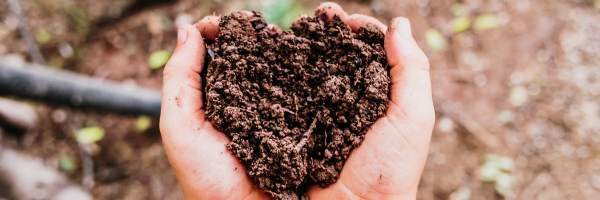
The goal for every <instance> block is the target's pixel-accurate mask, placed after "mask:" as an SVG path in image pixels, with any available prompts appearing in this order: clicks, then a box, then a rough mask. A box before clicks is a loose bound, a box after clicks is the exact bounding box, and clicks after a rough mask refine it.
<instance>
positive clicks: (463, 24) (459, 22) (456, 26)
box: [452, 17, 471, 33]
mask: <svg viewBox="0 0 600 200" xmlns="http://www.w3.org/2000/svg"><path fill="white" fill-rule="evenodd" d="M470 25H471V20H469V18H467V17H458V18H456V19H454V20H453V21H452V31H454V32H455V33H458V32H461V31H464V30H467V29H468V28H469V26H470Z"/></svg>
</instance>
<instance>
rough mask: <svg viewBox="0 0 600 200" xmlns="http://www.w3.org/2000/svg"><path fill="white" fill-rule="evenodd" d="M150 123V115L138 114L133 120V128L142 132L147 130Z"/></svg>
mask: <svg viewBox="0 0 600 200" xmlns="http://www.w3.org/2000/svg"><path fill="white" fill-rule="evenodd" d="M151 124H152V119H151V118H150V117H148V116H145V115H142V116H139V117H138V118H137V120H135V130H137V131H138V132H140V133H141V132H144V131H146V130H148V128H150V125H151Z"/></svg>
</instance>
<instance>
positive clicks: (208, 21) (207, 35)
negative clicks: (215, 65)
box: [196, 15, 221, 42]
mask: <svg viewBox="0 0 600 200" xmlns="http://www.w3.org/2000/svg"><path fill="white" fill-rule="evenodd" d="M220 21H221V18H220V17H217V16H215V15H210V16H206V17H204V18H202V20H200V21H198V23H196V28H197V29H198V30H199V31H200V33H201V34H202V37H204V39H205V40H206V41H207V42H212V41H215V38H217V33H218V32H219V22H220Z"/></svg>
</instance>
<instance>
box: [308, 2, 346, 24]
mask: <svg viewBox="0 0 600 200" xmlns="http://www.w3.org/2000/svg"><path fill="white" fill-rule="evenodd" d="M336 15H337V16H339V17H340V18H341V19H342V21H346V18H348V14H347V13H346V12H344V9H342V7H340V5H338V4H337V3H332V2H325V3H322V4H321V5H319V6H317V11H316V12H315V16H317V17H319V18H321V19H322V20H323V21H325V22H329V21H331V20H333V17H334V16H336Z"/></svg>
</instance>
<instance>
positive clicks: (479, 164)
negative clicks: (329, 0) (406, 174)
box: [0, 0, 600, 200]
mask: <svg viewBox="0 0 600 200" xmlns="http://www.w3.org/2000/svg"><path fill="white" fill-rule="evenodd" d="M334 2H337V3H339V4H340V5H341V6H342V8H344V9H345V10H346V11H347V12H348V13H349V14H354V13H361V14H365V15H371V16H374V17H376V18H378V19H379V20H381V21H382V22H384V23H388V22H389V21H390V20H391V19H392V18H394V17H396V16H404V17H407V18H408V19H409V20H410V21H411V23H412V28H413V29H412V31H413V35H414V37H415V39H416V40H417V42H418V43H419V45H420V46H421V48H422V49H423V50H424V51H425V53H426V54H427V56H428V57H429V59H430V63H431V78H432V86H433V99H434V104H435V109H436V120H437V121H436V126H435V128H434V132H433V137H432V140H431V147H430V151H429V156H428V160H427V164H426V166H425V169H424V172H423V176H422V178H421V182H420V185H419V191H418V195H417V198H418V199H428V200H429V199H453V200H468V199H598V198H599V197H600V155H599V152H600V145H599V144H600V118H599V114H600V105H599V103H600V101H599V100H600V98H599V97H600V0H440V1H433V0H355V1H334ZM319 3H321V1H312V0H307V1H300V0H280V1H275V0H212V1H211V0H204V1H201V0H103V1H92V0H0V84H4V85H0V199H92V198H93V199H182V194H181V191H180V189H179V186H178V183H177V180H176V178H175V176H174V174H173V172H172V170H171V168H170V166H169V162H168V160H167V157H166V154H165V151H164V149H163V146H162V143H161V138H160V133H159V130H158V118H157V112H156V111H157V108H156V104H157V101H160V94H159V92H160V89H161V84H162V70H163V65H164V64H165V63H166V61H167V60H168V59H169V57H170V54H171V52H172V51H173V49H174V47H175V44H176V30H177V26H179V25H181V24H190V23H194V22H196V21H197V20H199V19H201V18H202V17H204V16H206V15H210V14H213V13H214V14H217V15H225V14H228V13H230V12H231V11H237V10H258V11H262V12H263V13H264V16H265V17H266V19H267V21H268V22H269V23H275V24H278V25H279V26H280V27H282V28H283V29H284V30H287V29H288V28H289V26H290V24H291V22H292V21H293V20H294V19H295V18H296V17H297V16H298V15H300V14H303V13H307V14H309V15H314V14H313V13H314V9H315V8H316V6H317V5H318V4H319ZM32 63H37V65H35V64H32ZM57 71H58V72H57ZM80 76H81V77H80ZM15 77H22V78H15ZM57 77H58V78H57ZM61 77H62V79H68V80H69V81H62V82H61V81H57V80H61ZM64 77H68V78H64ZM2 80H4V81H2ZM11 81H12V82H11ZM19 81H22V82H19ZM40 81H42V82H40ZM11 84H12V85H11ZM25 86H28V87H29V86H31V87H35V88H36V89H29V90H28V89H27V87H25ZM11 88H17V89H11ZM48 88H50V89H48ZM63 88H67V89H63ZM96 94H102V95H104V94H109V96H112V97H114V98H115V99H119V98H121V99H122V100H123V101H124V102H125V104H127V106H120V105H124V104H121V103H119V102H112V103H110V102H109V103H108V104H109V105H108V104H107V105H105V103H106V102H105V101H103V100H102V98H101V96H102V95H98V96H100V97H98V98H96V97H94V98H91V97H89V96H94V95H96ZM61 95H62V96H61ZM65 96H66V97H65ZM127 102H129V103H127ZM131 102H137V103H131ZM159 103H160V102H158V104H159ZM130 104H131V105H130ZM148 107H150V108H148Z"/></svg>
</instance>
